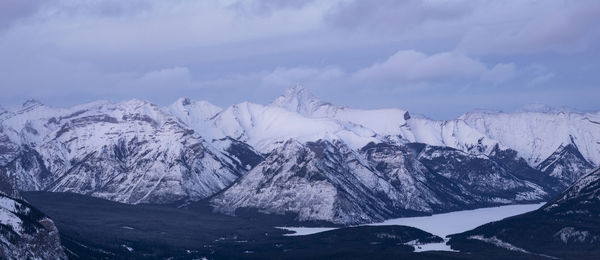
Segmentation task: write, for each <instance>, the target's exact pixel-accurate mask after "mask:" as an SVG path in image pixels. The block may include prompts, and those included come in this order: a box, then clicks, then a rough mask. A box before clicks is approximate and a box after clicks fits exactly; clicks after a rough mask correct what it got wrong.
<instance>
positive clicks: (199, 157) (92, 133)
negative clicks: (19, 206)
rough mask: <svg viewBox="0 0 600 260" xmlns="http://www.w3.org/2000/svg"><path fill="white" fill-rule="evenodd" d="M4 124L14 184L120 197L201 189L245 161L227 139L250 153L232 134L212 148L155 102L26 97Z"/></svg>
mask: <svg viewBox="0 0 600 260" xmlns="http://www.w3.org/2000/svg"><path fill="white" fill-rule="evenodd" d="M3 124H5V125H6V127H5V129H4V132H5V134H4V135H2V136H5V137H4V138H3V137H2V136H0V140H1V141H2V144H1V147H4V148H3V149H4V150H6V151H7V152H6V153H3V159H4V164H0V171H2V172H4V173H5V174H6V175H7V176H8V177H9V180H10V182H11V184H13V185H14V186H15V187H17V188H19V189H21V190H48V191H57V192H58V191H60V192H76V193H81V194H88V195H92V196H96V197H101V198H106V199H111V200H114V201H119V202H127V203H140V202H151V203H169V202H173V201H178V200H183V199H192V200H197V199H202V198H205V197H208V196H210V195H212V194H214V193H216V192H218V191H220V190H222V189H224V188H225V187H227V186H229V185H230V184H231V183H232V182H233V181H235V180H236V179H237V178H238V177H239V175H241V174H243V173H245V172H246V171H247V169H248V168H249V166H248V165H243V164H242V161H240V160H239V159H238V158H237V156H236V154H229V153H228V152H227V149H229V148H230V147H231V146H232V145H233V146H235V147H236V149H234V150H235V151H236V153H237V154H240V155H241V154H243V155H244V156H245V157H246V158H250V157H252V154H253V153H254V151H253V150H252V148H250V147H246V146H243V145H238V143H239V142H237V141H236V140H231V141H229V142H227V143H223V142H222V143H221V144H220V145H221V147H220V148H216V147H214V146H213V145H212V144H211V143H209V142H207V141H205V140H204V139H203V138H202V137H200V136H199V135H198V134H197V133H195V132H194V131H193V130H191V129H189V128H188V127H187V126H186V125H184V124H183V123H180V122H179V120H177V119H176V118H174V117H172V116H170V115H168V114H165V113H163V112H161V111H160V109H159V108H158V107H156V106H154V105H152V104H150V103H147V102H143V101H136V100H133V101H129V102H125V103H120V104H109V103H99V104H95V103H93V104H88V105H84V106H80V107H76V108H74V109H69V110H60V109H52V108H48V107H45V106H43V105H39V104H34V105H31V104H29V103H28V104H26V105H24V107H23V108H22V109H21V110H18V111H17V112H15V113H13V114H11V115H9V116H8V117H7V118H6V119H5V120H4V122H3ZM254 156H258V157H259V158H260V155H257V154H254ZM255 160H256V159H255ZM250 164H253V165H255V164H256V162H255V161H253V162H252V163H250ZM250 168H251V166H250Z"/></svg>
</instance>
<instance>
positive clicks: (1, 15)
mask: <svg viewBox="0 0 600 260" xmlns="http://www.w3.org/2000/svg"><path fill="white" fill-rule="evenodd" d="M50 2H51V1H45V0H30V1H23V0H2V1H0V29H5V28H7V27H9V26H10V25H12V24H13V23H14V22H16V21H18V20H20V19H23V18H26V17H29V16H31V15H33V14H35V13H36V12H37V11H38V10H39V9H40V8H41V7H42V6H43V5H44V4H48V3H50Z"/></svg>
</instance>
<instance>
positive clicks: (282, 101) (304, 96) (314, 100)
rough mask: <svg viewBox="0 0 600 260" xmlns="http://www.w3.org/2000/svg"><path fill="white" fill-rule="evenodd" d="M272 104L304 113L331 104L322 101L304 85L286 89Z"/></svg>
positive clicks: (307, 113)
mask: <svg viewBox="0 0 600 260" xmlns="http://www.w3.org/2000/svg"><path fill="white" fill-rule="evenodd" d="M271 105H273V106H278V107H282V108H285V109H288V110H290V111H294V112H298V113H300V114H302V115H312V114H313V112H315V111H316V110H317V109H319V108H320V107H322V106H326V105H331V104H330V103H328V102H324V101H321V100H320V99H319V98H318V97H316V96H315V95H313V94H312V93H310V92H309V91H308V90H307V89H306V88H304V87H303V86H301V85H296V86H294V87H291V88H289V89H288V90H286V91H285V93H284V94H283V95H281V96H279V97H278V98H277V99H275V101H273V103H271Z"/></svg>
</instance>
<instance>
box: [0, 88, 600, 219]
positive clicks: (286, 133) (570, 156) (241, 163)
mask: <svg viewBox="0 0 600 260" xmlns="http://www.w3.org/2000/svg"><path fill="white" fill-rule="evenodd" d="M598 165H600V112H596V113H577V112H570V111H554V110H543V111H539V110H536V111H521V112H515V113H502V112H472V113H468V114H465V115H463V116H461V117H459V118H457V119H454V120H446V121H440V120H431V119H428V118H425V117H420V116H414V115H411V114H410V113H409V112H407V111H404V110H401V109H376V110H361V109H352V108H347V107H340V106H335V105H333V104H330V103H328V102H324V101H321V100H320V99H318V98H317V97H315V96H314V95H312V94H310V93H309V92H308V91H307V90H306V89H304V88H302V87H294V88H291V89H289V90H287V91H286V92H285V93H284V94H283V95H282V96H280V97H278V98H277V99H276V100H274V101H273V102H272V103H271V104H269V105H260V104H253V103H248V102H244V103H240V104H236V105H232V106H230V107H227V108H225V109H221V108H219V107H216V106H214V105H212V104H210V103H208V102H206V101H192V100H190V99H187V98H184V99H179V100H177V101H176V102H175V103H173V104H172V105H170V106H168V107H159V106H156V105H154V104H151V103H149V102H146V101H140V100H131V101H127V102H122V103H110V102H106V101H98V102H93V103H88V104H83V105H79V106H75V107H71V108H53V107H49V106H45V105H43V104H41V103H39V102H36V101H27V102H25V103H24V104H23V105H22V106H20V107H17V108H14V109H9V110H6V109H2V110H0V173H2V174H3V175H5V176H6V177H7V180H8V181H9V182H10V185H13V186H14V187H16V188H17V189H19V190H25V191H37V190H40V191H55V192H74V193H80V194H85V195H91V196H95V197H99V198H105V199H109V200H113V201H117V202H125V203H132V204H136V203H174V202H184V201H189V200H192V201H197V200H210V203H211V205H212V206H213V207H214V208H215V209H216V210H217V211H219V212H224V213H228V214H235V213H236V211H237V210H239V209H255V210H258V211H260V212H265V213H274V214H286V213H287V214H290V213H291V214H295V215H296V216H297V220H298V221H328V222H333V223H339V224H357V223H365V222H373V221H381V220H383V219H386V218H392V217H400V216H412V215H423V214H431V213H436V212H445V211H452V210H460V209H469V208H476V207H483V206H491V205H500V204H511V203H526V202H539V201H546V200H548V199H550V198H552V196H554V195H557V194H559V193H560V192H561V191H563V190H564V189H565V188H567V187H568V186H569V185H571V184H572V183H573V182H574V181H575V180H577V179H578V178H579V177H581V176H582V175H583V174H584V173H585V172H587V171H589V170H591V169H593V168H594V167H596V166H598Z"/></svg>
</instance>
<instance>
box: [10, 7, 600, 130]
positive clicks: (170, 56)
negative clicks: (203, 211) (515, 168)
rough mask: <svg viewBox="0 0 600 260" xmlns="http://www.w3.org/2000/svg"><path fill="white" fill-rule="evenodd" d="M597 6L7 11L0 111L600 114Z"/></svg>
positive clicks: (599, 18) (438, 115) (599, 19)
mask: <svg viewBox="0 0 600 260" xmlns="http://www.w3.org/2000/svg"><path fill="white" fill-rule="evenodd" d="M599 69H600V1H598V0H589V1H586V0H574V1H565V0H540V1H529V0H520V1H487V0H485V1H476V0H465V1H459V0H439V1H432V0H414V1H413V0H407V1H400V0H397V1H392V0H377V1H373V0H339V1H336V0H332V1H294V0H255V1H235V0H227V1H225V0H223V1H217V0H203V1H195V0H194V1H191V0H190V1H185V0H169V1H141V0H140V1H137V0H131V1H124V0H109V1H87V0H70V1H62V0H28V1H23V0H0V89H1V92H0V93H1V95H0V104H1V105H2V106H4V107H11V106H16V105H18V104H20V103H22V102H23V101H24V100H26V99H29V98H35V99H38V100H40V101H42V102H43V103H46V104H49V105H53V106H60V107H63V106H70V105H74V104H79V103H84V102H89V101H93V100H96V99H108V100H112V101H122V100H127V99H131V98H139V99H146V100H149V101H152V102H154V103H156V104H158V105H167V104H169V103H171V102H173V101H175V99H177V98H179V97H190V98H192V99H196V100H208V101H210V102H212V103H214V104H216V105H219V106H222V107H225V106H228V105H231V104H234V103H238V102H242V101H246V100H248V101H251V102H256V103H268V102H270V101H271V100H273V99H274V98H275V97H276V96H278V95H279V94H281V93H282V92H283V91H284V90H285V89H286V88H289V87H291V86H293V85H295V84H301V85H303V86H305V87H306V88H308V89H309V90H311V91H312V92H313V93H315V94H316V95H317V96H319V97H321V98H322V99H324V100H327V101H331V102H333V103H336V104H340V105H347V106H353V107H359V108H381V107H398V108H403V109H407V110H409V111H411V112H412V113H415V114H424V115H426V116H429V117H432V118H438V119H446V118H453V117H456V116H458V115H460V114H462V113H465V112H467V111H469V110H473V109H496V110H504V111H513V110H516V109H519V108H521V107H523V106H526V105H528V104H533V103H544V104H548V105H550V106H553V107H565V106H566V107H572V108H575V109H578V110H584V111H588V110H600V71H599Z"/></svg>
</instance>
